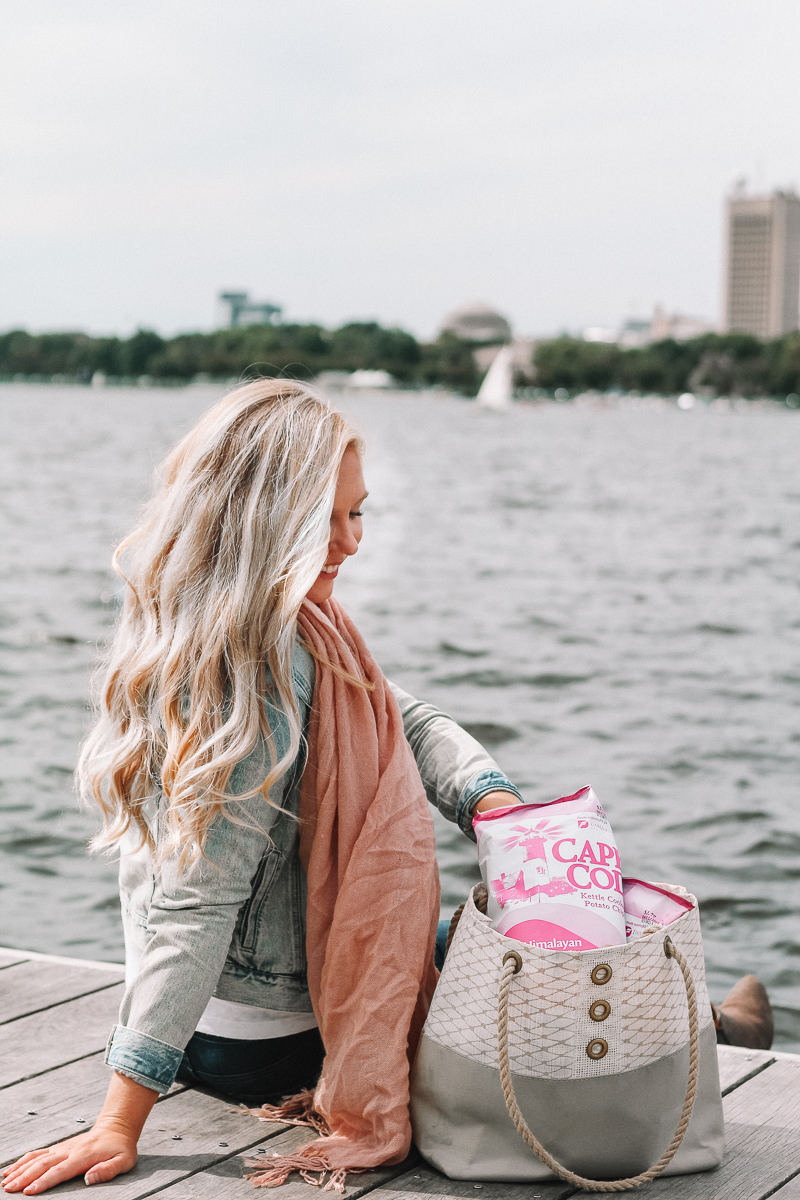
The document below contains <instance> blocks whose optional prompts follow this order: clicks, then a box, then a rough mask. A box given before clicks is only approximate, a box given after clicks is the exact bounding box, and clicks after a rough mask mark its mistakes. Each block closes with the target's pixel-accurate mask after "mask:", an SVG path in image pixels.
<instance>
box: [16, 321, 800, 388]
mask: <svg viewBox="0 0 800 1200" xmlns="http://www.w3.org/2000/svg"><path fill="white" fill-rule="evenodd" d="M474 349H475V346H474V344H473V343H471V342H467V341H463V340H461V339H460V338H457V337H455V336H454V335H453V334H452V333H443V334H441V335H440V336H439V337H438V338H437V339H436V341H433V342H427V343H426V342H419V341H418V340H417V339H416V338H415V337H414V336H413V335H412V334H410V333H407V332H406V331H405V330H403V329H387V328H384V327H383V326H381V325H379V324H378V323H377V322H349V323H348V324H346V325H342V326H341V327H340V328H339V329H333V330H329V329H325V328H324V327H323V326H321V325H299V324H286V325H250V326H246V327H245V328H242V329H218V330H215V331H214V332H212V333H183V334H178V335H177V336H176V337H172V338H162V337H160V336H159V334H157V333H154V332H153V331H152V330H146V329H140V330H139V331H138V332H137V333H135V334H133V336H132V337H130V338H118V337H90V336H89V335H88V334H85V333H43V334H30V333H27V332H25V331H24V330H13V331H12V332H10V333H6V334H0V378H4V379H14V378H23V379H31V378H33V379H37V378H38V379H52V378H53V377H54V376H55V377H57V378H60V379H64V380H76V381H83V382H89V381H90V380H91V379H92V377H93V376H94V374H95V373H96V372H102V374H103V375H105V376H106V377H107V378H109V379H117V380H120V381H130V380H137V379H141V378H143V377H144V378H146V379H150V380H153V381H161V382H174V383H185V382H188V381H189V380H192V379H196V378H197V377H198V376H199V377H201V378H208V379H213V380H231V379H247V378H252V377H255V376H258V375H262V376H263V375H266V376H279V375H285V376H290V377H292V378H296V379H313V378H315V377H316V376H317V375H319V374H320V373H321V372H323V371H356V370H360V369H367V370H370V369H372V370H374V369H381V370H385V371H388V372H389V373H390V374H391V375H393V376H394V378H395V379H397V380H398V382H399V383H401V384H405V385H409V386H431V385H439V386H441V387H446V388H450V389H452V390H453V391H457V392H461V393H462V394H464V395H468V396H470V395H474V394H475V393H476V391H477V390H478V387H479V386H480V381H481V372H480V371H479V370H478V368H477V366H476V363H475V358H474V354H473V351H474ZM517 383H518V384H521V385H522V384H534V385H537V386H538V387H539V388H541V389H543V390H544V391H545V392H548V391H549V392H553V391H555V390H556V389H559V388H562V389H566V390H567V391H568V392H571V393H575V392H579V391H586V390H588V389H591V390H597V391H601V392H605V391H609V390H619V391H623V392H631V391H638V392H655V393H660V394H662V395H675V394H676V393H680V392H685V391H691V392H699V393H701V394H702V393H707V394H711V395H734V396H735V395H738V396H756V395H772V396H786V395H787V394H790V393H800V333H791V334H786V335H785V336H784V337H781V338H776V339H775V340H774V341H769V342H762V341H760V340H759V339H758V338H755V337H751V336H750V335H749V334H744V333H728V334H714V333H709V334H704V335H703V336H702V337H698V338H694V339H692V340H691V341H687V342H676V341H673V340H672V339H667V340H666V341H661V342H654V343H652V344H651V345H649V346H643V347H641V348H636V349H622V348H621V347H619V346H616V345H609V344H606V343H601V342H584V341H582V340H580V339H578V338H572V337H566V336H565V337H557V338H552V339H549V340H547V341H541V342H539V343H538V345H537V346H536V349H535V352H534V357H533V362H532V364H531V366H530V368H529V369H528V370H522V371H520V372H518V378H517Z"/></svg>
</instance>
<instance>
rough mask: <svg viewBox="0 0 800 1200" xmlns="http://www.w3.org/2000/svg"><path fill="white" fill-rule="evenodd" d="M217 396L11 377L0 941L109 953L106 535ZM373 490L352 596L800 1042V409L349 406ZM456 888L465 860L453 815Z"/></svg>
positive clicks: (1, 490) (3, 491)
mask: <svg viewBox="0 0 800 1200" xmlns="http://www.w3.org/2000/svg"><path fill="white" fill-rule="evenodd" d="M216 394H217V392H216V390H214V389H210V388H208V389H207V388H202V389H201V388H195V389H187V390H168V391H167V390H165V391H158V390H152V391H146V390H130V391H126V390H110V389H109V390H88V389H87V390H79V389H70V388H57V387H48V388H44V387H42V388H35V387H31V386H18V387H15V386H10V385H9V386H4V387H0V422H2V438H0V545H1V546H2V553H3V559H4V568H3V572H2V579H1V580H0V655H1V656H2V657H1V658H0V756H1V757H0V943H3V944H6V945H16V946H22V947H26V948H29V949H37V950H45V951H60V952H62V953H67V954H73V955H82V956H85V957H95V958H108V959H119V958H121V956H122V937H121V931H120V925H119V916H118V908H117V901H116V890H115V868H114V865H113V864H111V863H108V862H106V861H104V860H103V859H97V858H92V859H90V858H88V857H87V856H86V854H85V851H84V843H85V838H86V836H87V833H88V831H89V829H90V827H91V820H90V817H89V816H87V815H85V814H81V813H79V812H77V811H76V809H75V805H74V802H73V799H72V794H71V771H72V768H73V765H74V762H75V755H76V748H77V745H78V742H79V740H80V737H81V733H82V730H83V729H84V727H85V722H86V716H87V714H86V708H85V698H86V694H87V684H88V678H89V673H90V670H91V666H92V662H93V659H94V655H95V647H96V645H97V643H98V642H99V641H101V640H102V639H103V638H104V637H105V636H106V634H107V631H108V629H109V626H110V624H111V622H112V621H113V619H114V614H115V610H116V603H117V590H118V589H117V586H116V584H115V582H114V580H113V579H112V577H111V575H110V573H109V570H108V562H109V553H110V548H111V545H112V543H113V542H114V541H115V540H116V539H117V538H119V537H120V536H121V535H122V534H123V533H124V532H125V531H126V529H127V528H128V527H129V525H130V523H131V521H132V519H133V516H134V514H135V512H136V508H137V505H138V503H139V502H140V500H141V498H142V497H143V495H144V494H145V492H146V489H147V486H148V481H149V477H150V473H151V470H152V467H153V465H154V463H155V462H156V461H157V460H158V459H159V457H160V456H161V455H162V453H163V452H164V451H165V449H166V448H167V447H168V445H169V444H170V443H171V441H173V440H174V438H175V437H176V436H177V435H179V434H180V433H182V432H183V431H184V430H185V429H186V428H188V426H189V425H190V424H191V423H192V421H193V420H194V419H195V418H196V416H197V415H198V414H199V412H200V411H201V410H202V409H203V408H204V407H205V406H206V405H207V404H208V403H210V402H211V400H212V399H213V398H214V397H215V395H216ZM347 404H348V406H349V407H350V408H351V410H352V411H354V412H355V413H356V415H357V416H358V418H359V420H360V421H361V423H362V426H363V427H364V429H365V431H366V433H367V436H368V439H369V442H370V452H369V457H368V463H367V484H368V486H369V488H370V490H371V496H370V499H369V501H368V502H367V512H368V517H367V519H366V522H365V524H366V533H365V539H364V543H363V545H362V552H361V553H360V554H359V556H358V558H357V559H356V560H355V561H353V562H351V563H349V564H348V565H347V567H346V568H345V569H344V570H343V572H342V577H341V578H340V580H339V582H338V584H337V587H338V595H339V596H340V598H341V599H342V600H343V601H344V603H345V604H346V605H347V606H348V607H349V609H350V611H351V612H352V613H353V615H354V616H355V617H356V619H357V620H358V622H359V623H360V626H361V628H362V630H363V632H364V634H365V635H366V637H367V639H368V641H369V642H370V645H371V646H372V648H373V650H374V652H375V653H376V655H377V657H378V659H379V660H380V662H381V663H382V665H383V667H384V669H385V670H386V672H387V674H389V675H390V677H392V678H394V679H396V680H397V682H398V683H401V684H402V685H403V686H404V687H406V688H407V689H408V690H409V691H412V692H413V693H414V694H416V695H418V696H422V697H425V698H426V699H430V700H433V701H434V702H436V703H438V704H440V705H441V706H442V707H443V708H445V709H446V710H447V711H449V712H450V713H451V714H452V715H453V716H455V717H456V718H458V719H459V720H460V721H462V722H463V723H464V724H466V725H468V726H469V727H470V728H471V730H472V731H473V732H474V733H476V735H477V736H479V737H481V738H482V739H483V740H484V741H485V743H486V744H487V745H488V746H489V747H490V748H491V750H492V752H493V753H494V754H495V756H496V758H497V759H498V761H499V762H500V764H501V765H502V767H503V768H504V769H505V770H506V771H508V772H509V774H510V775H511V776H512V777H513V779H514V780H515V781H516V782H517V783H518V784H519V785H520V787H521V788H522V790H523V792H524V793H525V794H526V796H527V797H528V798H529V799H532V800H549V799H553V798H554V797H555V796H557V795H561V794H564V793H566V792H571V791H574V790H575V789H576V788H577V787H579V786H581V785H583V784H584V783H588V782H591V783H592V784H593V785H594V787H595V790H596V791H597V792H598V794H599V795H600V797H601V799H602V801H603V803H604V806H605V807H606V810H607V812H608V814H609V817H610V819H611V821H612V823H613V826H614V829H615V832H616V836H617V841H618V843H619V845H620V851H621V854H622V858H623V865H624V867H625V870H626V873H627V874H631V875H637V876H644V877H645V878H650V879H656V880H659V879H665V880H669V881H672V882H678V883H683V884H685V885H686V886H687V887H689V888H690V889H691V890H692V891H694V892H695V893H696V894H697V895H698V896H699V898H700V900H701V907H702V913H703V922H704V931H705V943H706V953H707V958H708V962H709V974H710V983H711V989H712V994H713V995H715V996H717V997H721V996H722V995H724V994H725V992H726V991H727V989H728V987H729V986H730V984H731V983H732V982H733V981H734V980H735V979H736V978H738V976H739V975H741V974H742V973H743V972H744V971H748V970H754V971H756V972H757V973H758V974H760V975H761V977H762V978H763V979H764V980H765V982H766V983H767V984H768V986H769V988H770V991H771V994H772V996H773V999H774V1001H775V1003H776V1005H777V1006H778V1012H777V1015H778V1022H779V1030H780V1039H781V1041H782V1042H783V1043H784V1044H785V1045H786V1046H787V1047H792V1046H793V1047H794V1048H799V1047H800V819H799V818H798V796H799V793H800V786H799V784H798V780H799V779H800V721H799V720H798V718H799V717H800V605H798V599H799V598H800V597H799V592H798V585H800V522H799V521H798V517H799V516H800V473H799V472H798V463H800V414H796V413H792V412H788V411H785V410H784V411H779V410H776V411H770V410H765V409H755V408H754V409H752V410H748V411H739V410H717V409H699V410H693V411H691V412H679V411H678V410H677V409H674V408H671V407H664V408H660V409H659V408H655V409H654V408H642V409H635V408H622V407H616V408H595V409H591V408H577V407H573V406H569V405H565V406H556V405H546V406H542V407H537V408H533V407H518V408H516V409H514V410H513V411H511V412H508V413H503V414H487V413H484V412H481V411H479V410H478V409H476V407H475V406H474V405H472V404H468V403H466V402H464V401H460V400H455V399H450V398H447V397H440V396H419V395H397V396H393V395H381V396H374V397H367V396H365V397H363V398H359V399H357V400H353V401H349V400H348V401H347ZM440 825H441V826H442V828H440V830H439V835H440V860H441V865H442V868H443V892H444V899H443V903H444V905H445V907H446V908H447V909H448V911H449V910H450V909H452V907H454V906H455V905H456V904H457V903H458V902H459V901H460V899H462V898H463V894H464V891H465V889H466V887H467V886H468V884H469V882H470V881H471V880H472V879H474V878H475V877H476V875H475V868H474V859H475V855H474V848H473V847H472V845H471V844H470V843H468V842H467V840H466V839H465V838H464V837H463V835H461V834H460V833H459V832H458V831H456V830H453V829H451V828H450V827H447V826H445V825H444V823H443V822H440Z"/></svg>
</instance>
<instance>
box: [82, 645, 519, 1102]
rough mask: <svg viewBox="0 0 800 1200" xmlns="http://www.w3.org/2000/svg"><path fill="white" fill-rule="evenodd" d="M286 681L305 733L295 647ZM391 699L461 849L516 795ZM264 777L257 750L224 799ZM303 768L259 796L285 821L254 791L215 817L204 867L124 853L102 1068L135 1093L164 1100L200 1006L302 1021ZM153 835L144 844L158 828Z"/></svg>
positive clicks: (481, 757) (476, 753)
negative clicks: (127, 964) (127, 1081)
mask: <svg viewBox="0 0 800 1200" xmlns="http://www.w3.org/2000/svg"><path fill="white" fill-rule="evenodd" d="M292 677H293V686H294V691H295V696H296V698H297V702H298V706H299V709H300V715H301V718H302V720H303V727H304V729H305V728H307V723H308V712H309V707H310V704H311V698H312V696H313V692H314V660H313V658H312V657H311V655H310V654H309V653H308V651H307V650H306V649H305V648H304V647H303V646H301V645H300V644H299V643H298V644H297V645H296V648H295V652H294V656H293V661H292ZM390 686H391V688H392V691H393V693H394V695H395V697H396V699H397V701H398V704H399V705H400V711H401V713H402V716H403V728H404V731H405V735H406V738H407V740H408V742H409V743H410V745H411V748H412V750H413V752H414V757H415V759H416V763H417V767H418V769H419V772H420V775H421V777H422V782H423V784H424V787H425V791H426V794H427V796H428V799H429V800H430V802H431V803H432V804H435V805H436V806H437V807H438V808H439V811H440V812H441V813H442V814H443V815H444V816H445V817H447V818H448V819H449V820H451V821H455V822H457V823H458V824H459V826H460V827H461V829H462V830H463V831H464V833H466V834H467V836H468V837H472V838H473V840H474V835H473V833H472V823H471V822H472V810H473V809H474V807H475V805H476V803H477V802H478V801H479V800H480V798H481V797H482V796H484V795H485V794H486V793H487V792H490V791H494V790H495V789H501V790H507V791H510V792H513V793H514V794H515V795H517V796H519V792H518V791H517V789H516V788H515V787H514V785H513V784H512V783H510V781H509V780H508V778H507V777H506V776H505V775H504V774H503V772H502V771H501V770H500V769H499V767H498V766H497V764H496V763H495V762H494V760H493V759H492V758H490V756H489V755H488V754H487V753H486V751H485V750H484V749H483V747H482V746H481V745H480V744H479V743H478V742H476V741H475V739H474V738H472V737H470V735H469V734H468V733H466V732H465V731H464V730H463V729H461V728H460V726H459V725H457V724H456V722H455V721H453V720H452V719H451V718H450V717H448V716H446V715H445V714H444V713H442V712H440V710H439V709H437V708H434V707H433V705H430V704H424V703H422V702H420V701H418V700H415V699H414V698H413V696H409V695H408V694H407V693H406V692H403V691H401V689H400V688H398V687H396V686H395V685H394V684H391V685H390ZM266 703H267V705H268V715H269V723H270V729H271V730H272V733H273V736H274V738H275V741H276V744H277V750H278V753H279V754H280V755H283V753H284V752H285V750H286V748H287V746H288V739H289V731H288V725H287V722H286V718H285V716H284V715H283V713H282V712H281V711H280V710H279V709H278V708H275V707H274V706H272V705H270V703H269V701H267V702H266ZM267 764H268V754H267V750H266V746H265V745H264V744H263V742H261V743H260V744H257V745H256V747H255V748H254V749H253V750H252V752H251V753H250V754H249V755H248V757H247V758H245V759H243V760H242V761H241V762H240V763H238V764H237V766H236V767H235V769H234V771H233V774H232V776H231V781H230V784H229V791H230V792H231V793H232V794H233V795H241V794H243V793H245V792H247V791H248V790H249V789H250V788H251V787H257V786H258V785H259V784H260V783H261V781H262V780H263V779H264V777H265V775H266V773H267ZM303 765H304V758H303V756H302V755H301V756H298V759H297V760H296V761H295V763H294V765H293V767H291V768H290V769H289V771H287V772H286V774H284V775H283V777H282V778H281V779H280V780H279V781H278V782H277V783H276V784H275V785H274V786H273V787H272V789H271V791H270V793H269V796H270V799H271V800H272V801H273V802H274V805H276V806H280V808H281V809H284V810H285V811H284V812H281V811H279V809H278V807H273V805H271V804H268V803H267V801H266V800H265V799H264V797H263V795H262V794H261V793H260V792H259V793H257V794H256V796H255V797H252V798H251V799H248V800H246V801H243V802H240V803H239V806H238V812H236V813H235V814H234V815H235V816H236V818H237V820H229V819H228V818H227V817H224V816H220V817H219V818H217V820H216V821H215V822H214V824H213V825H212V826H211V828H210V830H209V833H208V837H207V840H206V844H205V860H203V859H201V860H200V861H199V862H196V863H194V864H192V865H191V866H189V867H187V868H186V869H185V870H183V871H182V872H181V871H180V870H179V869H178V865H177V861H176V860H175V859H174V858H171V859H168V860H167V861H166V862H165V863H163V864H162V865H160V866H157V867H156V866H154V863H153V859H152V856H151V854H150V851H149V850H148V849H147V847H143V848H142V849H139V850H138V851H135V852H134V851H129V852H127V853H126V852H125V847H123V853H122V857H121V861H120V896H121V901H122V919H123V928H124V933H125V944H126V948H127V949H128V957H129V958H137V959H138V960H139V964H138V971H137V973H136V976H135V978H132V979H129V980H128V987H127V990H126V992H125V995H124V997H123V1000H122V1006H121V1009H120V1016H119V1024H118V1025H116V1026H115V1027H114V1029H113V1030H112V1033H111V1036H110V1038H109V1042H108V1047H107V1050H106V1062H107V1063H108V1064H109V1065H110V1066H111V1067H113V1068H114V1069H115V1070H117V1071H120V1072H121V1073H122V1074H124V1075H128V1076H130V1077H131V1078H133V1079H135V1080H137V1081H138V1082H139V1083H142V1084H144V1086H145V1087H149V1088H152V1089H153V1090H155V1091H158V1092H162V1093H163V1092H167V1091H168V1090H169V1088H170V1086H171V1085H172V1083H173V1081H174V1079H175V1075H176V1073H177V1070H178V1067H179V1065H180V1062H181V1058H182V1053H183V1049H184V1047H185V1046H186V1043H187V1042H188V1041H189V1038H190V1037H191V1036H192V1034H193V1032H194V1030H195V1027H196V1025H197V1023H198V1021H199V1020H200V1017H201V1016H202V1014H203V1012H204V1010H205V1007H206V1005H207V1004H208V1001H209V999H210V998H211V996H212V995H214V996H218V997H220V998H221V999H223V1000H235V1001H238V1002H239V1003H244V1004H252V1005H255V1006H256V1007H261V1008H269V1009H277V1010H280V1011H285V1012H304V1013H310V1012H311V1011H312V1008H311V1000H310V997H309V992H308V984H307V981H306V954H305V910H306V880H305V874H304V871H303V868H302V866H301V864H300V858H299V855H298V836H297V822H296V819H295V818H296V816H297V813H298V811H299V802H300V777H301V775H302V769H303ZM162 803H163V800H162ZM154 825H155V829H156V832H155V836H156V838H157V837H158V831H157V830H158V817H157V815H156V817H155V821H154Z"/></svg>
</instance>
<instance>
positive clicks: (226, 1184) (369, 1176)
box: [164, 1125, 476, 1200]
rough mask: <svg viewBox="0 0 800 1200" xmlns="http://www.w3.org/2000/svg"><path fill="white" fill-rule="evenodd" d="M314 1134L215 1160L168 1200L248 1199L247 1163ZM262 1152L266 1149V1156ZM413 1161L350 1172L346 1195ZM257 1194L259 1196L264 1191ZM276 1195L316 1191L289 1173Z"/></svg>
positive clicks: (291, 1132) (297, 1198) (299, 1131)
mask: <svg viewBox="0 0 800 1200" xmlns="http://www.w3.org/2000/svg"><path fill="white" fill-rule="evenodd" d="M264 1128H265V1126H264V1125H261V1129H262V1130H263V1129H264ZM267 1128H268V1126H267ZM315 1137H316V1135H315V1134H314V1131H313V1130H311V1129H308V1128H302V1127H295V1128H294V1129H287V1130H286V1132H285V1133H280V1135H279V1136H278V1137H276V1138H275V1139H274V1140H270V1141H269V1142H259V1144H258V1145H257V1146H254V1147H253V1148H252V1149H251V1150H249V1151H248V1152H247V1154H244V1155H238V1154H237V1155H235V1156H234V1157H232V1158H228V1159H225V1160H224V1161H223V1162H219V1163H215V1164H214V1165H213V1166H212V1167H207V1168H206V1169H205V1170H204V1171H201V1172H200V1173H199V1174H197V1175H192V1176H191V1177H190V1178H188V1179H184V1180H182V1182H180V1183H176V1184H173V1185H172V1187H170V1188H168V1189H167V1191H166V1192H165V1193H164V1195H165V1200H236V1197H239V1198H240V1200H246V1198H247V1197H249V1196H252V1195H253V1185H252V1183H251V1182H250V1180H249V1179H245V1178H244V1175H245V1172H246V1171H247V1170H249V1169H250V1168H249V1167H248V1166H247V1165H246V1164H247V1163H251V1162H253V1161H255V1162H260V1163H268V1162H269V1155H271V1154H291V1153H293V1152H294V1151H295V1150H296V1149H297V1147H298V1146H301V1145H303V1143H304V1142H311V1141H314V1140H315ZM259 1151H264V1153H263V1155H262V1154H260V1153H259ZM413 1157H414V1159H416V1158H417V1157H418V1156H417V1154H416V1152H414V1156H413ZM410 1161H413V1159H406V1161H405V1162H402V1163H398V1164H397V1166H395V1167H380V1168H378V1169H377V1170H375V1171H365V1172H364V1174H363V1175H349V1176H348V1178H347V1183H346V1185H345V1190H344V1195H345V1197H350V1198H351V1200H355V1198H356V1197H358V1196H363V1195H365V1193H367V1192H372V1191H374V1190H375V1189H376V1188H378V1187H380V1186H381V1184H386V1183H387V1182H389V1181H390V1180H392V1179H394V1178H396V1176H398V1175H401V1174H403V1172H405V1171H407V1170H408V1166H409V1162H410ZM256 1194H258V1195H260V1194H261V1193H260V1192H259V1193H256ZM383 1194H384V1193H383V1192H382V1191H381V1192H380V1195H381V1196H383ZM275 1195H276V1196H278V1197H279V1198H280V1200H309V1197H310V1196H314V1195H315V1193H314V1192H311V1191H309V1186H308V1184H307V1183H306V1182H305V1181H304V1180H303V1179H301V1178H300V1176H299V1175H290V1176H289V1179H288V1180H287V1181H286V1183H285V1184H283V1186H282V1187H281V1189H280V1191H278V1192H276V1193H275ZM472 1195H473V1196H474V1195H476V1193H475V1192H473V1193H472Z"/></svg>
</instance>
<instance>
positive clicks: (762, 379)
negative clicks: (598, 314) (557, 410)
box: [534, 333, 800, 396]
mask: <svg viewBox="0 0 800 1200" xmlns="http://www.w3.org/2000/svg"><path fill="white" fill-rule="evenodd" d="M534 363H535V373H536V382H537V383H538V384H539V386H540V387H543V388H547V389H555V388H565V389H567V390H568V391H571V392H575V391H585V390H587V389H594V390H597V391H601V392H605V391H608V390H609V389H619V390H621V391H623V392H631V391H638V392H655V393H658V394H660V395H666V396H669V395H675V394H676V393H680V392H698V393H700V394H704V393H706V394H711V395H717V396H723V395H724V396H786V395H787V394H791V393H795V394H797V393H800V333H789V334H786V335H784V336H783V337H780V338H776V339H775V340H774V341H770V342H762V341H760V340H759V339H758V338H755V337H751V336H750V334H747V333H725V334H718V333H706V334H703V336H702V337H697V338H693V339H692V340H691V341H688V342H676V341H674V340H673V339H672V338H669V339H667V340H666V341H663V342H653V343H651V344H650V345H649V346H642V347H641V348H636V349H628V350H623V349H621V348H620V347H619V346H615V345H608V344H605V343H602V342H584V341H580V340H579V339H577V338H571V337H560V338H554V339H553V340H552V341H547V342H540V343H539V345H538V347H537V349H536V353H535V358H534Z"/></svg>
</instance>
